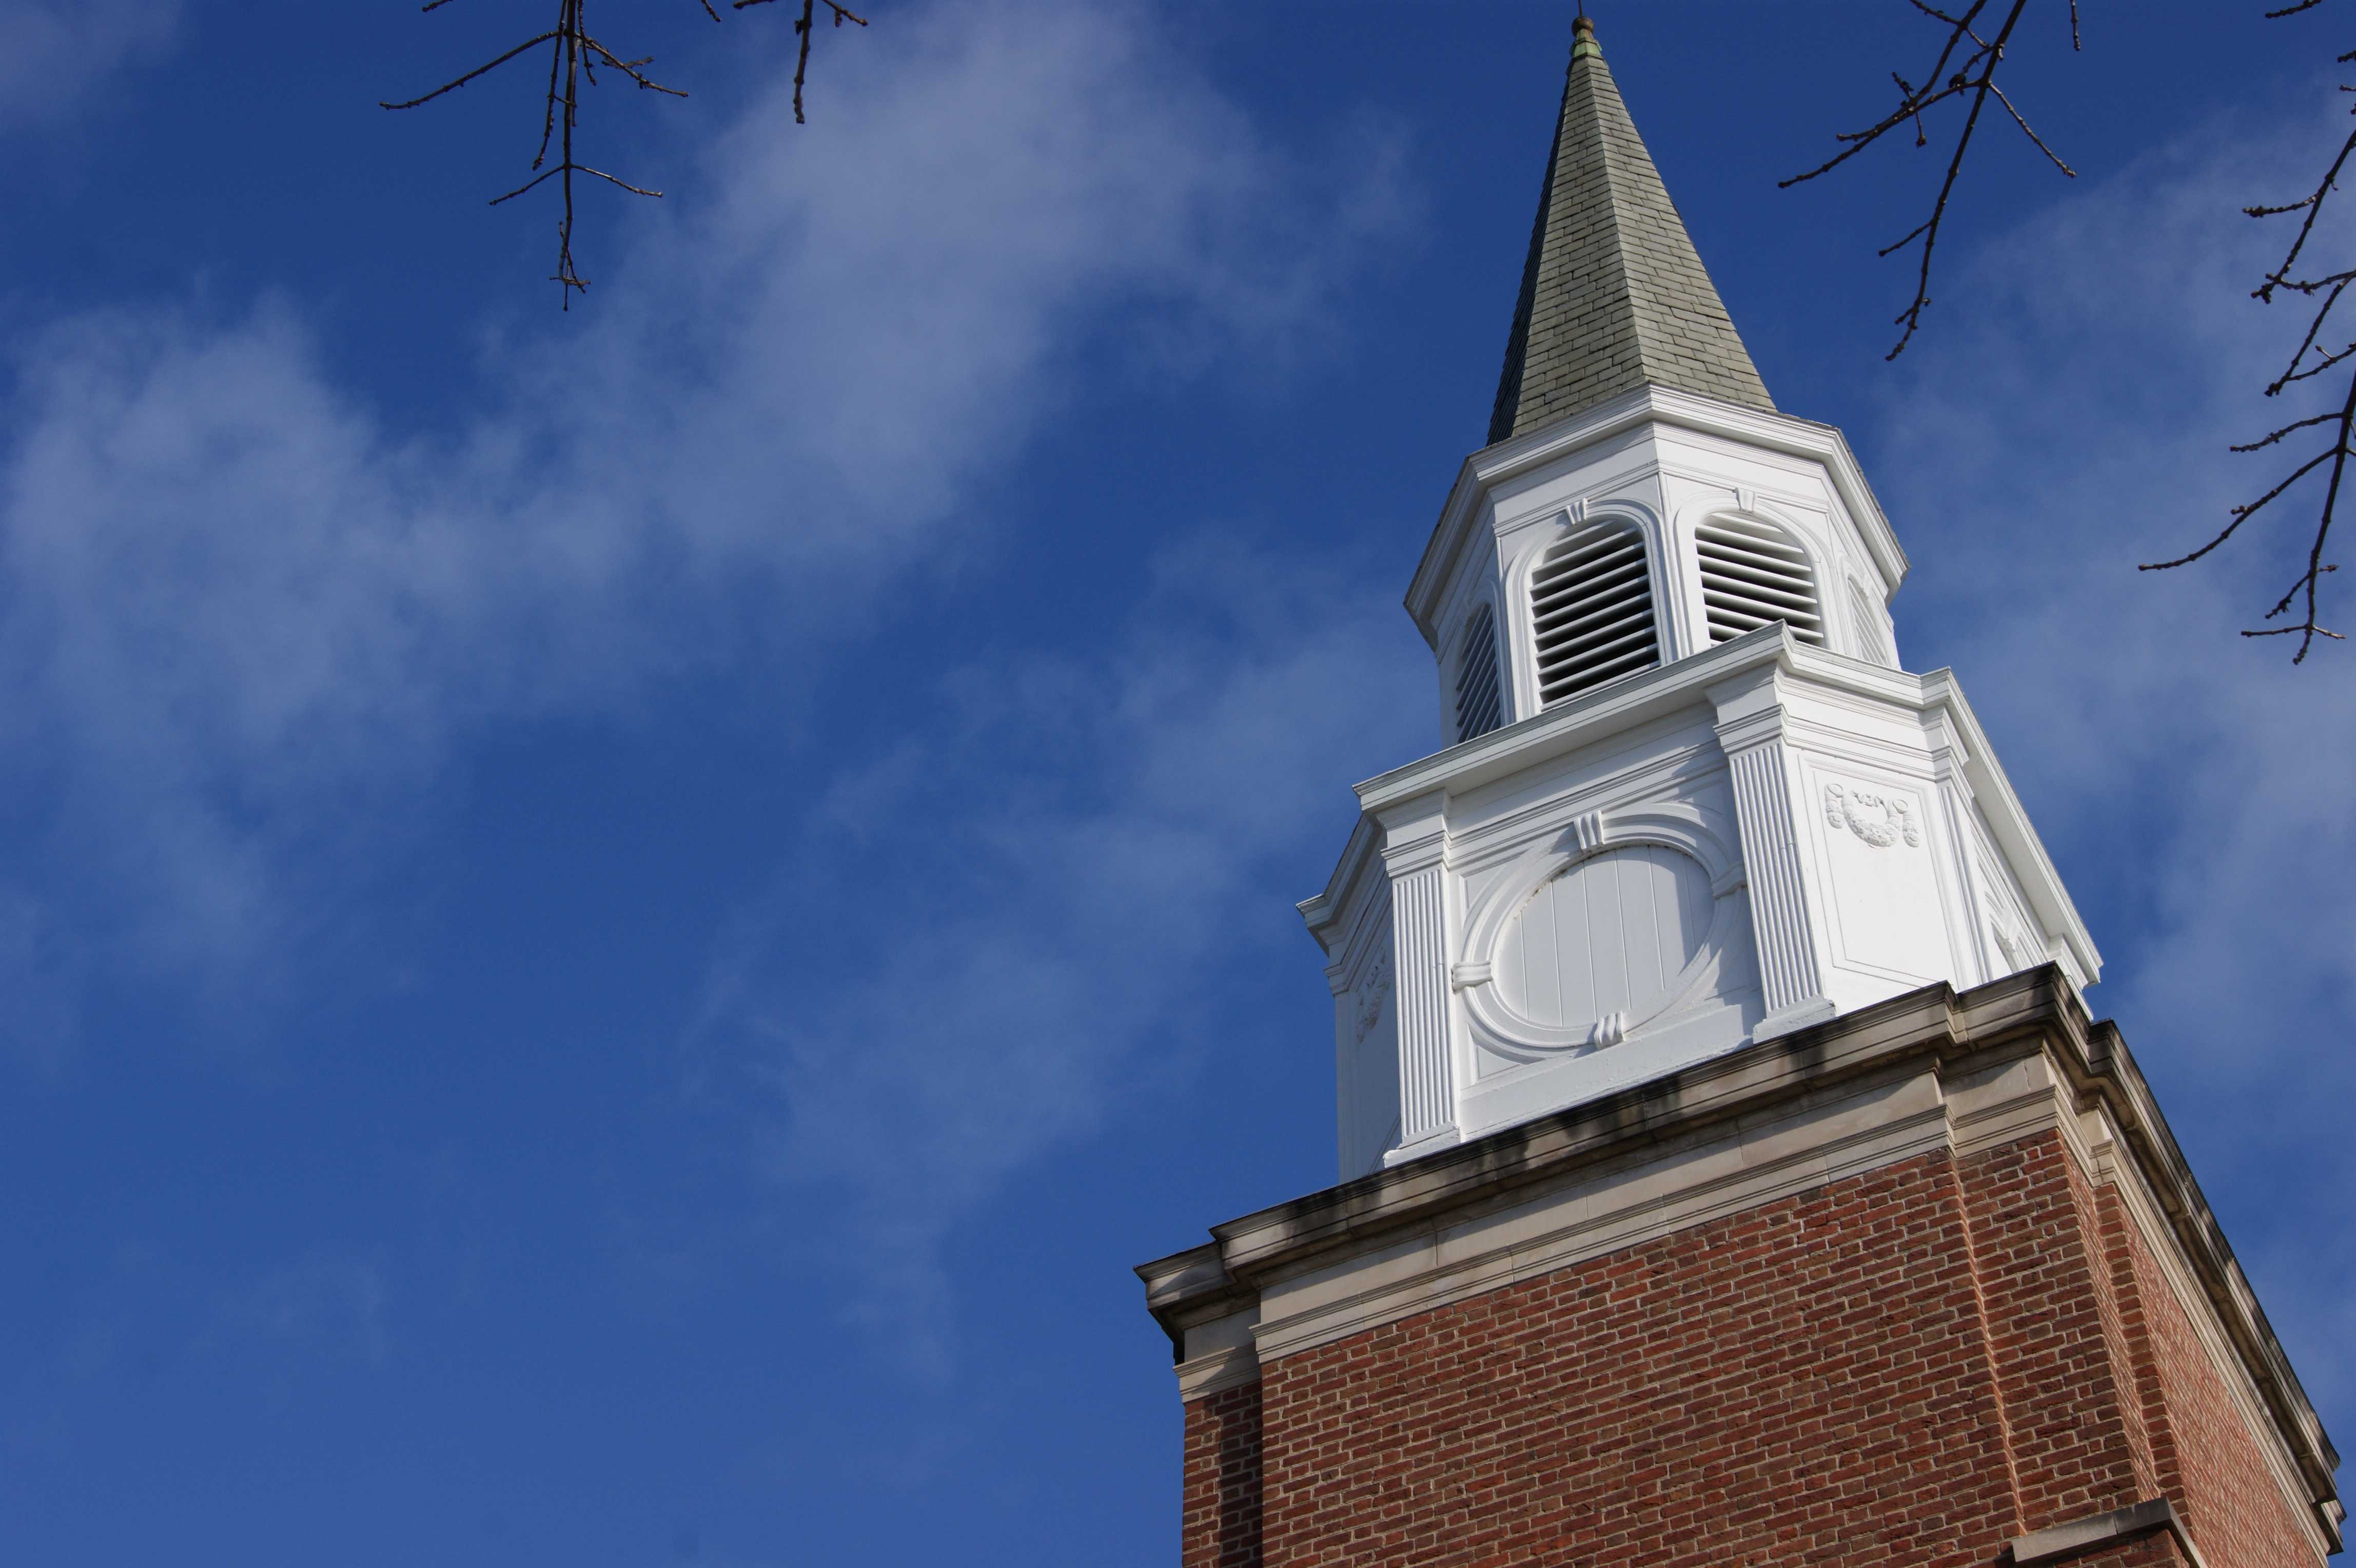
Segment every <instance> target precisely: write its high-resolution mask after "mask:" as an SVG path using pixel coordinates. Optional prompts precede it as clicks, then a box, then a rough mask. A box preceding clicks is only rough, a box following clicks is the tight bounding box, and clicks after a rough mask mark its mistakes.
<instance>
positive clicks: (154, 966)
mask: <svg viewBox="0 0 2356 1568" xmlns="http://www.w3.org/2000/svg"><path fill="white" fill-rule="evenodd" d="M1011 10H1012V6H1011V4H974V5H965V4H960V5H938V6H935V7H932V8H930V9H926V10H919V11H912V12H908V13H905V14H899V15H895V16H894V25H893V27H891V28H889V29H877V31H876V33H875V35H874V37H873V38H869V37H867V36H865V35H862V38H861V40H860V43H861V48H859V49H856V50H852V49H843V50H841V51H838V54H837V56H836V58H835V59H834V60H833V61H832V62H830V71H832V72H833V73H834V76H833V87H834V96H833V97H832V98H831V100H830V111H829V113H828V115H827V116H826V117H825V119H824V121H823V123H821V124H814V125H813V126H811V127H810V128H809V133H808V134H799V133H795V134H788V128H787V124H785V122H786V121H787V118H788V117H789V114H790V110H789V108H788V107H787V102H786V100H785V98H784V96H783V95H782V93H781V92H779V91H771V92H769V93H767V94H766V95H765V96H763V97H761V98H760V99H759V100H758V101H757V102H755V103H754V104H753V105H752V106H751V107H750V108H749V109H748V110H747V111H746V113H744V117H743V118H742V120H741V121H740V123H738V124H734V125H733V126H727V127H723V130H722V133H721V134H719V135H718V136H717V138H716V139H715V141H714V143H713V145H714V146H715V147H716V148H718V149H719V150H718V151H717V152H716V153H715V154H714V155H713V159H712V162H713V167H712V169H711V170H710V171H709V174H708V180H709V183H710V185H711V187H712V188H713V189H715V190H717V191H721V192H724V193H725V195H724V197H723V199H719V200H717V201H715V202H714V203H713V204H712V207H711V208H710V209H708V210H705V211H703V212H702V213H701V214H700V215H699V216H696V217H694V218H692V219H691V220H687V221H683V222H680V223H678V224H676V225H674V226H670V227H668V228H661V229H658V230H657V231H654V237H653V238H651V239H649V240H648V242H646V243H644V244H643V245H641V246H639V247H638V248H637V251H636V252H634V253H633V254H632V255H630V256H629V257H628V259H627V260H626V263H624V264H621V265H619V266H617V267H616V268H615V269H614V273H613V275H612V277H611V279H610V282H605V281H601V284H600V294H601V296H602V297H601V298H600V299H599V300H597V301H596V302H594V304H593V305H592V306H591V308H592V310H593V311H594V313H595V324H594V330H581V331H570V330H568V331H567V332H565V333H562V334H560V335H558V336H557V337H556V338H553V339H551V340H546V341H541V342H537V343H531V344H527V345H524V346H521V347H518V348H514V349H511V350H509V353H508V355H507V357H506V358H504V359H503V360H500V361H499V363H498V365H497V366H496V367H494V369H493V370H492V371H491V372H490V376H489V380H490V382H491V385H492V388H493V390H492V392H490V393H489V394H487V398H486V401H485V402H484V403H483V404H482V406H480V407H478V408H477V409H475V410H472V411H471V412H470V411H466V410H461V411H457V412H456V413H455V415H454V416H453V417H452V418H451V420H450V422H449V425H448V427H446V428H444V429H441V430H419V429H415V428H412V427H405V426H404V425H403V424H401V423H400V422H398V421H396V420H393V419H390V418H388V417H387V416H385V415H384V414H382V413H380V412H379V411H378V410H377V409H376V408H375V407H373V406H372V405H371V403H370V402H369V399H368V397H367V395H366V393H365V392H363V391H361V390H359V385H360V383H359V382H358V381H356V380H355V379H354V378H352V377H349V376H348V375H346V374H343V373H341V372H340V371H338V369H337V367H334V366H331V365H329V364H327V363H326V362H324V361H323V360H322V358H321V355H320V351H319V349H317V347H316V343H315V342H314V341H313V340H312V339H311V338H310V337H309V336H308V335H307V334H306V332H305V328H304V325H303V321H302V315H301V311H300V309H299V307H298V306H295V305H293V304H290V303H287V302H284V301H279V302H276V303H272V304H266V305H263V306H261V307H259V308H257V309H255V310H253V311H252V312H251V313H250V314H248V315H247V316H245V317H243V318H241V319H237V320H232V321H228V322H222V321H219V320H207V319H201V318H198V317H193V316H191V315H190V314H188V313H187V312H185V311H179V310H173V309H163V308H155V309H140V310H126V311H122V312H117V313H114V314H111V315H104V316H96V317H82V318H79V319H75V320H70V321H63V322H58V323H54V324H52V325H51V326H49V327H48V328H47V329H46V330H30V331H25V330H20V336H19V343H20V349H19V353H18V359H17V370H18V375H19V378H20V379H19V386H18V390H17V396H16V405H15V408H14V411H13V417H12V419H11V421H10V424H11V427H12V428H13V430H14V432H15V434H14V438H13V439H12V440H11V441H10V442H9V444H8V446H7V448H6V450H5V457H4V458H0V565H5V581H6V586H5V590H0V624H5V628H6V630H5V636H0V686H5V690H6V691H7V692H8V693H9V695H10V699H11V700H10V703H9V704H8V710H7V712H8V716H7V718H6V720H5V740H6V741H7V743H8V755H9V757H11V758H12V759H14V760H12V761H10V762H9V763H7V764H5V765H0V810H5V811H7V812H9V813H10V814H11V815H12V817H13V818H14V819H15V820H16V821H17V822H21V823H25V824H27V825H28V826H29V827H30V828H31V830H32V837H33V838H34V839H35V841H36V842H37V843H39V844H40V845H42V846H44V847H43V849H42V850H41V851H40V852H39V853H38V854H34V855H32V856H29V857H28V858H27V861H26V862H24V863H23V868H22V869H20V870H19V871H18V873H17V874H16V875H17V883H16V886H13V887H10V888H0V907H5V909H6V910H8V911H11V913H9V915H8V918H7V920H6V922H5V929H0V963H8V964H15V965H16V966H17V969H18V973H17V975H16V978H19V979H23V980H26V981H27V982H28V983H36V984H44V983H45V984H46V989H47V990H48V993H50V994H52V995H53V996H54V995H60V994H65V993H68V992H70V984H71V983H72V974H71V973H70V966H71V965H72V964H73V963H77V962H82V961H87V958H88V955H89V954H91V953H92V952H96V953H99V954H101V955H102V956H101V958H100V959H99V960H97V961H99V962H101V963H102V964H107V965H116V966H121V965H125V964H128V965H131V966H133V967H134V968H141V969H146V970H150V971H159V972H165V973H167V974H176V975H181V976H192V975H209V976H216V977H218V976H220V975H224V974H226V975H229V976H230V977H232V980H231V983H234V984H238V985H246V984H249V983H252V979H253V975H254V971H255V965H256V963H257V961H258V960H259V959H260V956H261V955H262V954H264V953H267V952H269V951H271V950H273V948H275V947H278V946H279V945H281V944H282V943H283V942H284V940H286V939H288V938H289V937H290V935H294V934H297V933H296V932H295V930H294V929H292V928H293V924H294V923H295V922H296V920H297V916H296V914H295V911H296V910H298V909H300V908H303V907H304V905H305V902H306V899H305V897H304V895H305V894H314V895H316V894H317V893H320V892H321V891H323V890H331V889H333V888H334V887H335V886H337V885H338V884H339V882H340V881H341V880H342V879H344V878H345V877H347V876H348V875H350V874H351V873H352V871H353V870H354V868H355V866H358V867H359V868H360V869H362V870H364V869H365V866H366V863H367V856H368V853H369V833H370V825H371V824H372V823H373V822H377V821H379V820H380V816H381V814H382V813H383V812H384V811H388V810H394V809H398V808H399V806H400V805H401V804H402V802H405V801H409V800H413V799H414V798H415V795H416V793H417V790H418V787H419V786H420V785H421V783H423V782H424V781H427V780H430V779H432V778H433V777H434V774H435V770H436V768H437V767H438V765H439V763H440V761H441V759H442V758H443V757H444V756H445V754H446V752H447V750H448V748H449V747H450V746H452V745H454V744H455V743H457V742H458V741H460V740H462V739H463V738H464V737H465V736H467V735H468V734H471V733H473V728H474V726H476V725H480V724H481V723H483V722H485V721H486V720H488V719H490V718H493V717H499V718H513V717H517V716H526V717H528V716H530V715H532V714H543V713H548V712H551V711H562V710H573V711H578V710H580V709H582V708H584V707H589V708H594V707H596V706H598V705H600V704H604V703H610V702H613V701H616V700H617V699H621V698H625V697H626V696H628V695H629V694H630V693H633V692H636V691H638V690H641V689H643V688H644V687H645V686H646V684H647V683H648V682H654V681H659V680H661V679H663V678H665V677H666V676H668V675H670V674H672V673H675V672H677V671H680V670H681V669H683V668H687V667H691V666H694V665H697V664H699V663H701V662H703V661H707V660H712V659H713V658H715V657H718V656H721V655H723V654H725V653H727V652H729V651H730V650H733V649H736V648H739V647H741V646H742V643H741V641H740V639H741V638H743V637H744V635H745V634H747V633H748V631H749V630H750V628H755V627H756V626H757V628H759V634H760V636H761V637H762V638H763V639H766V642H767V643H768V644H769V645H771V646H772V647H774V646H775V645H776V643H777V642H779V641H783V642H786V643H789V644H797V645H798V646H801V647H804V648H808V647H809V646H811V645H814V644H823V643H824V642H825V640H826V639H830V638H834V637H839V636H857V635H860V634H862V633H863V632H865V631H867V630H868V629H870V628H872V627H873V624H874V623H875V622H876V620H877V619H878V618H879V617H881V616H882V615H883V614H884V613H885V609H884V607H883V606H881V605H879V604H878V602H877V594H878V590H879V588H880V587H881V585H883V584H885V583H886V582H887V581H894V580H899V581H904V582H913V583H917V584H921V582H922V581H923V573H924V572H925V571H926V570H937V569H939V568H940V567H942V566H943V565H944V564H949V565H953V564H956V562H957V560H958V556H959V554H960V553H961V552H971V551H974V550H977V549H980V550H987V549H988V548H990V545H991V537H992V534H993V532H996V531H998V530H999V529H1001V527H1002V526H1003V525H1002V524H1001V523H1000V522H999V521H995V520H992V519H990V518H987V517H978V516H975V515H973V514H972V513H971V512H970V510H966V511H964V512H961V513H960V515H959V518H958V527H957V528H956V529H955V530H954V531H948V532H945V531H944V530H943V529H942V528H941V527H940V526H939V524H940V523H941V521H942V520H943V519H944V517H946V516H947V515H948V513H949V512H950V510H952V508H953V507H955V506H957V505H958V503H959V502H960V501H961V500H962V499H964V498H965V497H966V496H968V495H969V492H970V490H971V489H972V487H973V486H974V485H975V483H976V481H977V480H978V479H979V478H982V477H983V476H986V475H989V474H991V473H993V472H996V471H998V470H999V469H1000V468H1001V467H1003V466H1004V464H1005V463H1006V462H1007V461H1008V460H1009V456H1010V454H1012V453H1014V452H1016V451H1019V450H1020V448H1021V446H1022V444H1023V441H1024V440H1025V439H1026V438H1027V437H1028V436H1029V435H1031V434H1032V433H1033V430H1034V429H1035V428H1036V426H1037V425H1038V424H1039V423H1040V422H1041V421H1042V420H1043V419H1044V418H1047V417H1050V416H1052V414H1053V413H1054V412H1055V410H1056V408H1057V407H1058V406H1059V399H1060V398H1061V397H1062V396H1064V395H1067V392H1066V389H1067V388H1068V387H1069V386H1070V385H1071V384H1072V382H1073V379H1074V378H1073V371H1074V367H1075V366H1076V364H1077V363H1078V362H1080V360H1082V359H1083V358H1084V357H1086V356H1087V355H1088V354H1089V353H1090V352H1091V351H1092V349H1095V348H1096V347H1097V343H1096V336H1097V335H1098V334H1099V333H1101V332H1102V331H1104V330H1105V328H1106V323H1107V322H1108V319H1109V317H1108V314H1107V313H1108V311H1110V310H1111V309H1113V308H1114V307H1116V306H1117V307H1118V308H1119V311H1120V316H1121V319H1122V320H1123V322H1124V323H1128V322H1132V321H1135V322H1144V323H1153V322H1159V323H1161V324H1162V325H1163V326H1164V327H1165V328H1167V332H1166V334H1165V339H1166V341H1167V342H1168V343H1172V344H1176V345H1178V346H1180V347H1182V348H1183V347H1184V346H1186V345H1194V346H1195V347H1197V348H1199V347H1200V346H1201V345H1203V344H1205V343H1209V344H1215V345H1217V346H1218V349H1219V350H1220V351H1222V352H1229V353H1232V352H1235V351H1237V349H1242V350H1243V351H1246V352H1248V353H1251V354H1258V353H1261V352H1263V351H1264V350H1263V349H1262V347H1261V345H1264V344H1266V343H1268V342H1269V341H1271V340H1280V339H1282V338H1285V337H1286V336H1287V335H1288V334H1293V335H1297V334H1300V333H1301V332H1308V331H1314V330H1315V328H1316V322H1317V319H1318V317H1319V314H1320V311H1321V309H1322V306H1323V300H1324V298H1325V297H1326V295H1327V293H1328V291H1329V290H1330V289H1331V288H1332V286H1333V284H1334V282H1335V280H1336V279H1337V278H1339V277H1341V276H1343V275H1344V274H1346V272H1347V270H1348V269H1349V267H1350V265H1351V264H1352V263H1351V262H1350V260H1349V258H1350V254H1351V252H1352V249H1353V244H1352V241H1353V238H1354V235H1356V234H1362V233H1363V230H1362V229H1359V230H1354V229H1353V224H1354V223H1362V222H1375V221H1380V220H1382V219H1383V216H1384V213H1385V210H1386V205H1385V200H1384V198H1383V194H1382V189H1381V186H1382V180H1381V179H1380V177H1378V176H1377V177H1376V178H1375V179H1374V182H1373V184H1371V185H1365V184H1361V185H1358V186H1353V185H1351V184H1350V183H1349V182H1347V181H1333V180H1330V179H1327V178H1324V177H1322V176H1321V174H1320V173H1319V171H1312V170H1310V169H1307V168H1304V167H1301V166H1298V165H1297V164H1296V163H1294V162H1293V161H1292V160H1290V158H1289V157H1288V156H1286V155H1284V154H1282V153H1280V152H1279V151H1278V150H1276V149H1273V148H1272V147H1271V146H1269V145H1268V144H1267V143H1266V142H1265V140H1263V139H1262V138H1261V136H1260V135H1259V134H1258V131H1257V130H1256V129H1255V127H1254V126H1253V125H1252V124H1250V123H1248V120H1247V119H1246V118H1245V117H1244V116H1243V115H1242V114H1241V113H1239V112H1238V111H1237V110H1236V109H1235V108H1234V107H1233V106H1232V105H1231V104H1230V103H1228V102H1226V101H1225V100H1223V99H1221V98H1220V97H1219V96H1217V95H1216V94H1215V92H1214V91H1212V90H1211V89H1210V88H1209V87H1207V86H1206V85H1205V83H1204V82H1203V81H1200V80H1199V79H1197V78H1196V77H1194V76H1193V75H1191V74H1189V71H1188V69H1187V68H1186V67H1185V65H1184V64H1183V61H1182V60H1180V59H1178V58H1177V57H1176V56H1175V55H1174V54H1173V52H1172V51H1171V50H1169V49H1168V48H1163V47H1160V43H1159V41H1158V40H1157V39H1155V38H1153V37H1152V35H1151V33H1150V32H1149V31H1148V27H1149V24H1148V23H1147V22H1146V21H1145V20H1144V19H1143V18H1142V17H1141V16H1140V15H1138V14H1136V13H1132V12H1130V11H1129V10H1126V9H1123V8H1120V7H1110V8H1107V7H1098V6H1087V5H1077V4H1058V5H1056V6H1055V15H1054V16H1052V17H1043V16H1041V15H1040V13H1039V11H1038V8H1037V7H1036V6H1035V5H1030V6H1025V7H1023V8H1022V22H1021V25H1020V26H1015V25H1009V22H1008V13H1009V12H1010V11H1011ZM1325 188H1333V189H1338V190H1340V191H1341V192H1342V194H1341V195H1340V196H1329V195H1324V194H1321V191H1322V190H1323V189H1325ZM1287 215H1290V217H1288V216H1287ZM895 575H898V577H897V578H896V579H895ZM28 759H33V760H28ZM44 855H45V856H46V859H44V858H43V856H44ZM12 933H20V934H19V935H12ZM44 964H47V965H48V966H49V967H50V969H51V970H52V971H55V970H57V969H58V967H59V966H60V965H62V966H65V968H66V972H65V973H64V974H63V979H62V980H60V979H59V974H58V973H56V972H50V973H48V974H47V975H46V976H45V975H44V974H43V973H41V972H36V970H37V966H41V965H44ZM64 1010H65V1004H63V1003H59V1004H57V1005H54V1006H52V1008H51V1010H50V1017H51V1020H52V1024H51V1029H52V1032H53V1033H54V1031H55V1029H56V1028H57V1027H59V1026H58V1024H57V1023H56V1020H57V1019H58V1017H59V1016H60V1015H61V1014H62V1013H63V1012H64Z"/></svg>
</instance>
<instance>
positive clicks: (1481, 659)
mask: <svg viewBox="0 0 2356 1568" xmlns="http://www.w3.org/2000/svg"><path fill="white" fill-rule="evenodd" d="M1504 722H1505V708H1504V704H1503V703H1502V702H1501V701H1500V700H1499V695H1498V692H1497V616H1496V612H1495V611H1494V610H1492V609H1491V608H1490V607H1488V606H1486V605H1483V606H1482V607H1480V608H1478V609H1476V610H1474V611H1473V612H1472V619H1471V620H1469V621H1467V622H1465V623H1464V638H1463V640H1462V642H1460V643H1458V644H1457V651H1456V738H1457V739H1458V740H1461V741H1462V740H1471V739H1472V737H1473V736H1476V735H1487V734H1488V733H1489V732H1490V731H1491V730H1493V729H1495V728H1496V727H1497V726H1498V725H1500V724H1503V723H1504Z"/></svg>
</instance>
